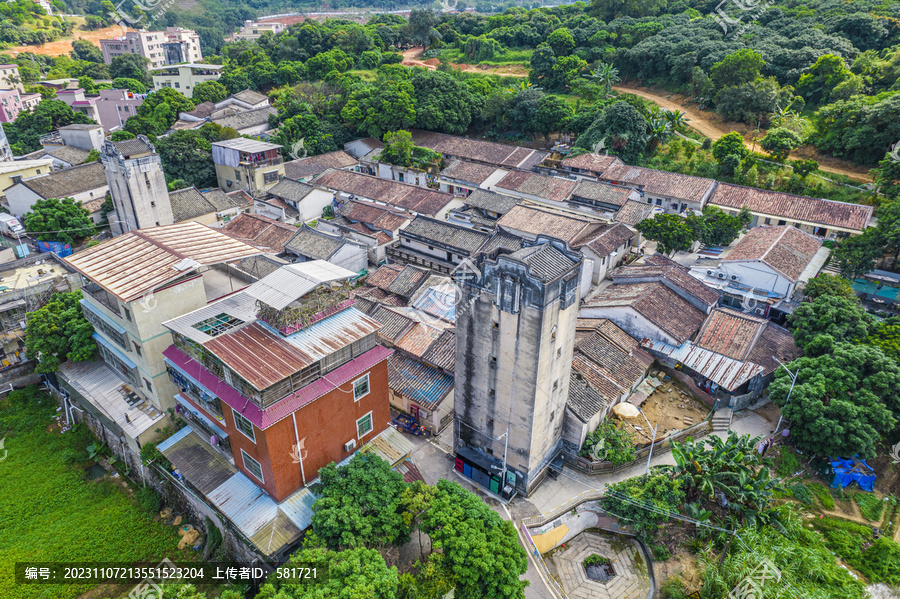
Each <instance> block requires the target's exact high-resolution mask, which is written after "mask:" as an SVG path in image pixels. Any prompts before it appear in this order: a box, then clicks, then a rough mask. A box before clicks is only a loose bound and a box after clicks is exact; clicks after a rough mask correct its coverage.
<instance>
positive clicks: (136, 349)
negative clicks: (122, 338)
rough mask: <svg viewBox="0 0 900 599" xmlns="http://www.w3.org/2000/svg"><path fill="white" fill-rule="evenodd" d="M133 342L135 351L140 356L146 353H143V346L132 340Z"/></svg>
mask: <svg viewBox="0 0 900 599" xmlns="http://www.w3.org/2000/svg"><path fill="white" fill-rule="evenodd" d="M132 343H134V353H136V354H137V355H139V356H142V355H144V354H142V353H141V346H140V345H138V344H137V343H136V342H134V341H132Z"/></svg>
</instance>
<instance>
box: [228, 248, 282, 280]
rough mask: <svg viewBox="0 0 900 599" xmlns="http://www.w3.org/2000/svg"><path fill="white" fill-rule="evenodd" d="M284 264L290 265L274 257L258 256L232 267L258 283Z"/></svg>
mask: <svg viewBox="0 0 900 599" xmlns="http://www.w3.org/2000/svg"><path fill="white" fill-rule="evenodd" d="M285 264H290V263H289V262H288V261H287V260H282V259H281V258H278V257H276V256H269V255H265V254H260V255H259V256H250V257H249V258H244V259H243V260H241V261H240V262H237V263H236V264H235V265H234V266H235V267H236V268H237V269H238V270H242V271H244V272H245V273H247V274H248V275H250V276H251V277H252V278H253V280H254V281H258V280H260V279H262V278H263V277H267V276H269V275H270V274H272V273H273V272H275V271H276V270H278V269H279V268H281V267H282V266H284V265H285Z"/></svg>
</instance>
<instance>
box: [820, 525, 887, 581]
mask: <svg viewBox="0 0 900 599" xmlns="http://www.w3.org/2000/svg"><path fill="white" fill-rule="evenodd" d="M810 522H811V524H812V525H813V527H815V528H816V529H817V530H818V531H819V532H821V533H822V536H823V537H824V538H825V545H826V546H827V547H828V549H830V550H831V551H834V552H835V553H836V554H837V555H838V557H840V558H841V559H842V560H844V561H845V562H847V564H849V565H850V566H852V567H853V568H856V569H857V570H859V571H860V573H862V575H863V576H865V577H866V578H868V579H869V581H870V582H873V583H877V582H884V583H887V584H889V585H894V586H896V585H898V584H900V545H898V544H897V543H895V542H894V541H892V540H891V539H889V538H887V537H881V538H880V539H878V540H875V539H874V535H873V534H872V529H871V528H869V527H868V526H864V525H862V524H857V523H855V522H847V521H846V520H838V519H836V518H823V519H821V520H811V521H810ZM873 541H874V542H873Z"/></svg>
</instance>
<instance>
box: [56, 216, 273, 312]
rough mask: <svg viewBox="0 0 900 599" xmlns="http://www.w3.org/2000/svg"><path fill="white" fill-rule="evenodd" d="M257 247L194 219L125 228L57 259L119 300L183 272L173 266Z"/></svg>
mask: <svg viewBox="0 0 900 599" xmlns="http://www.w3.org/2000/svg"><path fill="white" fill-rule="evenodd" d="M260 253H262V252H260V251H259V250H258V249H256V248H254V247H251V246H249V245H247V244H246V243H243V242H241V241H238V240H237V239H234V238H232V237H229V236H227V235H223V234H222V233H220V232H219V231H217V230H215V229H212V228H210V227H207V226H205V225H201V224H200V223H196V222H184V223H177V224H174V225H165V226H162V227H153V228H150V229H141V230H138V231H130V232H128V233H125V234H124V235H120V236H118V237H115V238H113V239H110V240H109V241H105V242H103V243H101V244H99V245H96V246H94V247H91V248H87V249H86V250H82V251H80V252H78V253H77V254H73V255H71V256H68V257H66V258H63V260H65V261H66V262H67V263H68V264H69V265H70V266H72V267H73V268H75V269H76V270H77V271H78V272H80V273H81V274H83V275H84V276H85V277H87V278H88V279H90V280H92V281H94V282H95V283H97V284H98V285H100V286H101V287H103V288H104V289H106V290H107V291H109V292H110V293H111V294H113V295H114V296H116V297H117V298H119V299H120V300H122V301H123V302H131V301H134V300H136V299H138V298H139V297H141V296H142V295H144V294H145V293H147V292H148V291H152V290H153V289H156V288H157V287H160V286H162V285H164V284H166V283H168V282H169V281H172V280H174V279H177V278H179V277H181V276H183V275H184V274H185V272H186V271H184V270H177V269H176V268H175V265H176V264H178V263H180V262H182V261H184V260H185V259H190V260H193V261H194V262H196V263H197V264H198V265H200V266H208V265H212V264H220V263H223V262H231V261H236V260H240V259H242V258H246V257H248V256H255V255H257V254H260Z"/></svg>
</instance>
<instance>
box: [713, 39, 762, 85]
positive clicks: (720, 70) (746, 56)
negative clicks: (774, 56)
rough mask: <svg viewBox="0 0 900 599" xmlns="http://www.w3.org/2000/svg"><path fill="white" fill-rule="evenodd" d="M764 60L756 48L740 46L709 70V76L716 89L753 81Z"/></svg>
mask: <svg viewBox="0 0 900 599" xmlns="http://www.w3.org/2000/svg"><path fill="white" fill-rule="evenodd" d="M764 66H766V61H765V60H763V57H762V55H761V54H760V53H759V52H757V51H756V50H752V49H750V48H742V49H740V50H738V51H736V52H732V53H731V54H729V55H728V56H726V57H725V58H723V59H722V60H721V61H719V62H717V63H716V64H714V65H713V66H712V68H711V69H710V70H709V78H710V80H712V82H713V85H715V86H716V88H718V89H724V88H726V87H734V86H737V85H743V84H744V83H750V82H751V81H755V80H756V79H757V78H758V77H759V72H760V70H761V69H762V68H763V67H764Z"/></svg>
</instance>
